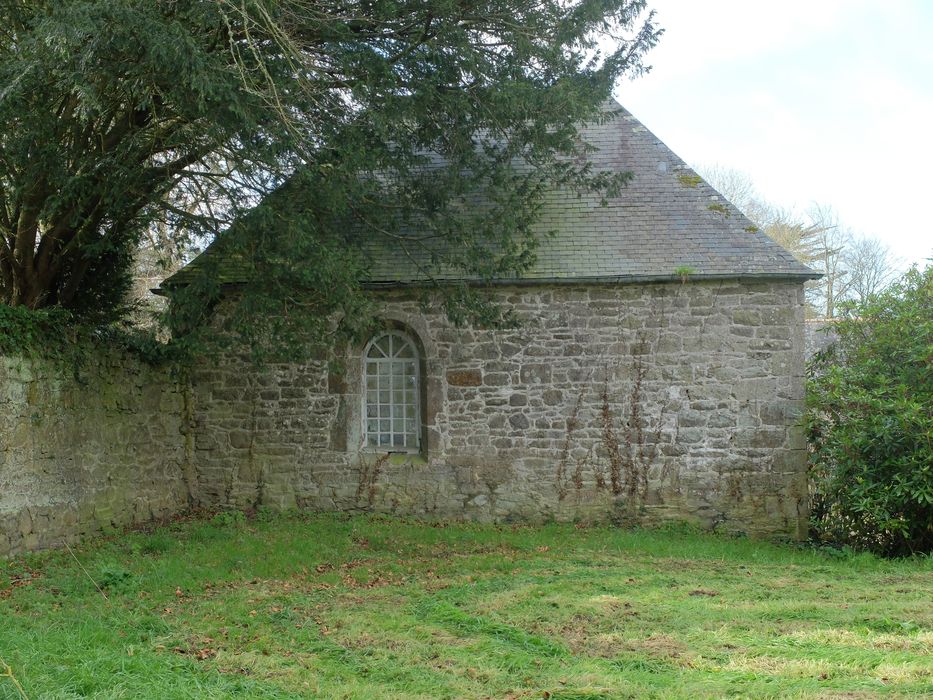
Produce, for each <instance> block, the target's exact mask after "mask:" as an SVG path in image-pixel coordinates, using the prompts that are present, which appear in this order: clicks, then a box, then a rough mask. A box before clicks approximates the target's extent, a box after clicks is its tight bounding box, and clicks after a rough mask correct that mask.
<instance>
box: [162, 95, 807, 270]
mask: <svg viewBox="0 0 933 700" xmlns="http://www.w3.org/2000/svg"><path fill="white" fill-rule="evenodd" d="M607 108H610V109H611V110H612V111H613V112H615V113H616V116H615V118H613V119H610V120H608V121H605V122H604V123H602V124H592V125H587V126H585V127H584V128H583V129H582V130H581V135H582V137H583V139H584V140H585V141H587V142H588V143H590V144H592V145H593V146H595V147H596V149H597V150H596V151H594V152H593V153H590V154H589V155H588V156H587V158H588V159H589V160H590V161H591V162H592V165H593V168H594V170H595V171H601V170H610V171H616V172H618V171H631V172H632V173H633V174H634V179H633V180H632V181H631V182H630V183H629V184H628V186H627V187H625V188H623V189H622V191H621V194H620V195H619V196H618V197H615V198H610V199H609V200H608V201H607V203H606V205H605V206H602V205H601V201H600V200H601V198H600V196H599V195H598V194H589V195H588V194H584V195H583V196H578V195H577V193H576V192H571V191H565V190H555V191H553V192H552V193H550V195H549V196H548V197H547V200H546V202H545V205H544V207H543V208H542V215H541V218H540V221H539V222H538V224H537V230H538V231H539V232H540V233H541V234H542V235H541V242H540V245H539V247H538V250H537V260H536V262H535V264H534V266H533V267H532V268H531V269H530V270H528V271H526V272H525V273H524V275H523V276H522V279H521V280H514V279H508V280H506V279H503V280H499V281H500V282H515V281H521V282H526V283H534V282H561V281H564V282H573V281H580V282H585V281H592V282H595V281H600V282H624V281H639V280H642V281H644V280H664V279H679V276H678V274H677V272H676V271H677V270H678V269H684V268H689V269H690V270H691V272H690V279H694V280H695V279H703V278H712V279H717V278H720V279H721V278H730V277H742V278H800V279H812V278H816V277H819V274H818V273H816V272H814V271H813V270H811V269H810V268H808V267H806V266H805V265H803V264H801V263H800V262H798V261H797V260H796V259H795V258H794V257H793V256H792V255H791V254H790V253H789V252H788V251H787V250H785V249H784V248H782V247H781V246H780V245H779V244H777V243H775V242H774V241H773V240H771V239H770V238H768V237H767V236H766V235H765V234H764V233H761V232H760V231H758V230H757V228H756V227H755V226H754V225H753V224H752V222H751V221H749V220H748V219H747V218H746V217H745V216H744V215H743V214H742V213H741V212H740V211H739V210H738V209H736V208H735V206H733V205H732V203H730V202H729V201H727V200H726V199H725V198H724V197H723V196H722V195H720V194H719V193H718V192H716V191H715V190H714V189H713V188H712V187H710V185H708V184H707V183H706V182H705V181H703V180H702V179H700V178H699V177H697V175H696V173H695V172H694V171H693V170H692V169H691V168H690V167H689V166H688V165H687V164H686V163H685V162H684V161H683V160H681V159H680V158H679V157H678V156H677V155H676V154H674V153H673V152H672V151H671V150H670V149H669V148H668V147H667V146H666V145H665V144H664V143H662V142H661V140H660V139H658V137H657V136H655V135H654V134H653V133H651V132H650V131H649V130H648V129H646V128H645V127H644V126H643V125H642V124H641V122H639V121H638V120H637V119H635V117H633V116H632V115H631V113H630V112H628V111H627V110H625V109H624V108H623V107H622V106H621V105H619V104H618V103H616V102H614V101H613V102H612V103H611V104H610V105H607ZM545 232H556V233H555V234H554V235H550V236H545V235H543V234H544V233H545ZM367 252H368V254H369V257H370V261H371V268H370V270H371V277H370V279H369V280H366V282H367V283H369V284H373V285H376V286H394V285H398V284H411V283H418V282H423V281H425V280H426V279H427V277H426V275H425V274H424V273H423V272H422V271H420V270H419V269H418V265H417V264H415V263H413V262H412V259H411V257H409V254H406V253H405V252H403V251H401V250H399V248H398V247H397V246H391V245H388V244H386V243H383V242H382V241H380V240H374V241H373V243H372V244H371V245H370V246H369V247H368V249H367ZM410 252H411V251H409V253H410ZM211 254H212V249H211V248H209V249H208V251H207V252H205V253H204V254H203V255H202V257H203V256H204V255H211ZM417 258H418V254H417V253H415V259H416V260H417ZM199 260H200V258H199V259H196V260H195V261H194V262H193V263H192V264H191V265H189V266H188V267H187V268H185V269H183V270H182V271H181V272H179V273H178V274H176V275H175V276H173V277H172V278H169V280H167V281H166V283H163V284H164V285H165V286H171V285H172V284H178V283H182V284H183V283H184V282H185V278H186V277H188V276H189V275H190V274H191V273H192V272H194V271H195V270H196V269H197V267H198V266H199ZM426 261H427V253H425V254H424V258H423V262H424V263H425V264H427V262H426ZM228 262H229V264H227V265H221V266H220V268H221V275H222V279H223V281H226V282H235V281H238V280H237V279H236V278H237V277H238V273H237V267H239V266H237V265H236V263H235V262H234V261H232V260H231V261H228ZM432 274H433V277H434V279H438V280H453V279H462V278H463V274H462V273H459V272H457V271H456V270H443V269H441V270H432Z"/></svg>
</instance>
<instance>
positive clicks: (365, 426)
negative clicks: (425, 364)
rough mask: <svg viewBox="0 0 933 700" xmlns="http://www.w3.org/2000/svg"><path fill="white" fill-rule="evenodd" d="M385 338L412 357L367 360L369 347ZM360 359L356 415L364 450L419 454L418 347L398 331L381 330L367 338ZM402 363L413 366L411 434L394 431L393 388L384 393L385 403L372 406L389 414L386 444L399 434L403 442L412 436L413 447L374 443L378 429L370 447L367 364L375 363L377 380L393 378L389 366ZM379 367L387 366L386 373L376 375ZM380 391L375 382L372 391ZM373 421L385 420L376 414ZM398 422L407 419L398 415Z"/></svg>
mask: <svg viewBox="0 0 933 700" xmlns="http://www.w3.org/2000/svg"><path fill="white" fill-rule="evenodd" d="M387 336H392V337H394V338H395V339H396V340H397V341H398V340H401V341H402V342H403V343H404V344H405V345H407V346H408V347H409V348H411V355H412V356H411V357H410V358H407V357H406V358H402V359H399V358H398V357H397V355H396V356H395V357H370V356H369V353H370V352H371V351H372V349H373V346H374V345H376V343H378V342H379V341H381V340H382V339H383V338H385V337H387ZM362 360H363V362H362V364H363V367H362V379H363V386H362V391H361V392H360V393H361V394H362V396H361V402H360V403H361V414H360V415H361V421H360V422H361V423H362V425H361V428H362V436H363V440H362V444H363V447H364V449H365V450H366V451H369V452H403V453H409V454H417V453H419V452H420V451H421V356H420V354H419V352H418V346H417V344H416V343H415V341H414V339H413V338H412V337H411V336H409V335H408V334H406V333H403V332H402V331H399V330H389V331H383V332H380V333H377V334H376V335H374V336H373V337H372V338H371V339H370V341H369V342H368V343H367V344H366V347H365V348H364V349H363V358H362ZM402 362H410V363H411V364H412V366H413V367H414V372H413V374H412V375H411V380H412V390H413V393H414V396H413V399H414V403H413V406H414V421H415V427H414V434H413V435H411V436H410V434H409V433H408V432H407V431H406V432H404V433H396V432H394V423H395V420H396V415H395V410H396V404H395V402H394V391H395V390H394V389H392V388H389V390H388V391H389V403H388V404H380V403H379V402H378V400H377V403H376V405H377V406H380V405H388V406H389V411H390V415H389V418H388V419H389V420H390V430H389V433H388V435H389V442H390V443H394V438H395V436H396V435H399V434H401V435H403V436H405V437H404V438H403V440H404V441H406V442H407V438H408V437H409V436H410V437H413V439H414V444H413V445H395V444H388V445H381V444H378V443H379V436H380V435H383V434H385V433H383V431H381V430H380V431H377V437H376V443H377V444H375V445H371V444H370V441H369V438H370V432H369V421H370V416H369V391H370V384H369V381H370V379H369V378H370V376H371V375H370V374H369V365H370V363H374V364H376V366H377V374H376V377H377V378H378V377H381V376H388V377H392V376H395V375H393V374H392V369H393V364H396V363H402ZM380 365H385V366H387V371H386V372H385V373H384V374H380V373H379V372H378V367H379V366H380ZM402 376H405V375H402ZM381 390H382V388H381V387H379V386H378V379H377V388H376V391H377V392H378V391H381ZM403 405H409V404H403ZM376 412H377V414H378V413H379V411H378V408H377V411H376ZM374 419H375V420H377V421H378V420H385V418H383V417H382V416H380V415H377V416H376V417H375V418H374ZM399 420H402V421H405V420H407V418H406V417H405V416H402V417H401V418H400V419H399Z"/></svg>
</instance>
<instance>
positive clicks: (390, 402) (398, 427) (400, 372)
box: [363, 331, 421, 452]
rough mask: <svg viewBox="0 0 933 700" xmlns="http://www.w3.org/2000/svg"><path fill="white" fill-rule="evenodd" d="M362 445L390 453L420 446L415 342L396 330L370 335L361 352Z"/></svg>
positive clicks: (417, 364) (417, 362)
mask: <svg viewBox="0 0 933 700" xmlns="http://www.w3.org/2000/svg"><path fill="white" fill-rule="evenodd" d="M363 362H364V365H365V366H364V375H363V376H364V378H365V384H366V387H365V388H366V390H365V393H364V396H363V401H364V410H363V416H364V417H363V436H364V439H365V442H364V444H365V445H366V446H367V447H370V448H376V449H382V450H386V451H393V452H417V451H418V449H419V447H420V442H421V440H420V436H421V414H420V407H419V403H420V400H419V386H418V384H419V378H418V368H419V359H418V352H417V350H416V349H415V344H414V343H413V342H412V341H411V339H410V338H408V337H407V336H405V335H404V334H403V333H401V332H399V331H387V332H385V333H382V334H380V335H377V336H376V337H375V338H373V339H372V340H371V341H370V343H369V345H367V346H366V352H365V353H364V354H363Z"/></svg>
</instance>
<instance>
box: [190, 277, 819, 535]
mask: <svg viewBox="0 0 933 700" xmlns="http://www.w3.org/2000/svg"><path fill="white" fill-rule="evenodd" d="M497 294H498V297H499V299H500V300H501V301H502V302H504V303H505V304H507V305H509V306H510V307H512V308H513V309H514V310H515V311H516V312H517V313H518V314H519V316H520V317H521V318H522V325H521V327H519V328H517V329H516V330H512V331H501V330H500V331H479V330H465V329H457V328H454V327H452V326H451V325H450V324H449V323H448V322H447V320H446V318H445V317H444V316H443V314H441V313H440V312H427V313H425V311H424V310H423V308H422V307H421V305H420V304H419V303H417V302H416V301H415V300H414V299H413V298H411V297H409V296H406V294H405V293H404V292H401V291H395V292H387V293H385V294H384V296H383V301H382V304H383V313H382V316H383V318H385V319H386V321H387V323H388V324H390V325H394V326H396V327H398V328H400V329H402V330H404V331H406V332H407V334H408V335H409V336H410V337H412V338H414V339H415V340H416V342H417V344H418V345H419V346H420V349H419V351H420V354H421V355H422V358H421V373H422V375H423V376H422V378H421V394H422V398H421V402H420V403H421V406H422V416H421V420H422V422H423V440H422V449H421V450H420V452H419V453H418V454H415V455H406V454H386V453H379V452H377V451H372V450H369V449H366V448H364V447H363V443H362V440H361V425H362V421H363V416H362V415H361V413H362V410H363V405H364V403H363V400H362V396H361V386H362V366H363V362H362V357H361V352H362V348H354V349H351V350H350V351H349V352H348V353H347V355H346V356H345V357H341V358H340V359H342V360H344V361H345V365H346V371H345V372H344V373H343V374H339V375H334V374H329V373H328V371H327V369H326V364H325V363H323V362H322V363H320V364H318V365H305V366H287V365H283V366H276V367H272V368H267V369H266V370H265V371H262V372H256V371H253V370H251V369H250V368H249V366H248V365H247V364H246V363H245V361H244V360H242V359H240V360H238V359H236V358H233V357H230V358H225V359H224V360H223V361H221V362H219V363H216V364H214V365H210V366H208V365H204V366H202V368H201V369H200V370H199V371H198V372H196V373H195V374H194V378H193V401H192V405H193V416H194V430H193V435H194V447H195V449H194V466H195V470H196V472H197V481H198V496H199V499H200V503H201V504H203V505H210V506H218V505H225V506H226V505H232V506H237V507H250V506H255V505H259V504H271V505H275V506H277V507H281V508H290V507H302V508H313V509H322V510H354V509H373V510H378V511H385V512H391V513H397V514H403V515H419V516H428V517H441V518H451V517H453V518H460V517H466V518H475V519H481V520H498V521H506V520H526V521H541V520H546V519H561V520H567V519H577V518H578V519H585V520H614V521H618V522H656V521H659V520H663V519H677V520H687V521H691V522H694V523H697V524H700V525H702V526H705V527H711V528H721V529H724V530H727V531H731V532H744V533H748V534H753V535H784V536H789V537H799V536H802V535H803V534H804V532H805V523H806V512H805V509H806V477H805V462H806V457H805V449H804V442H803V434H802V429H801V426H800V414H801V408H802V400H803V363H802V344H803V324H802V319H803V300H802V286H801V284H800V283H799V281H794V282H787V283H782V282H769V283H762V282H741V281H711V282H687V283H685V284H680V283H673V284H671V283H668V284H629V285H573V284H567V285H551V286H533V287H532V286H530V287H521V286H514V287H505V288H502V289H501V290H499V291H498V292H497Z"/></svg>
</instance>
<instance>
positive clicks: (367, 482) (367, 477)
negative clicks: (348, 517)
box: [356, 454, 389, 508]
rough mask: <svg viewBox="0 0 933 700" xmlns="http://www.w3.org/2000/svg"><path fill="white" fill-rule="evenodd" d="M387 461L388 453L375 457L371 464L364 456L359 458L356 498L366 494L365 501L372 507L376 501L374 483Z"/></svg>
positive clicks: (359, 498) (360, 498)
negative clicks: (358, 481)
mask: <svg viewBox="0 0 933 700" xmlns="http://www.w3.org/2000/svg"><path fill="white" fill-rule="evenodd" d="M388 463H389V455H388V454H383V455H379V456H378V457H376V459H375V460H373V463H372V464H367V462H366V459H365V457H362V456H361V458H360V483H359V484H358V485H357V487H356V500H357V501H360V500H362V498H363V495H364V494H365V495H366V503H367V504H368V505H369V507H370V508H372V506H373V504H374V503H375V502H376V483H377V482H378V481H379V477H380V475H381V474H382V472H383V470H384V469H385V466H386V464H388Z"/></svg>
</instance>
